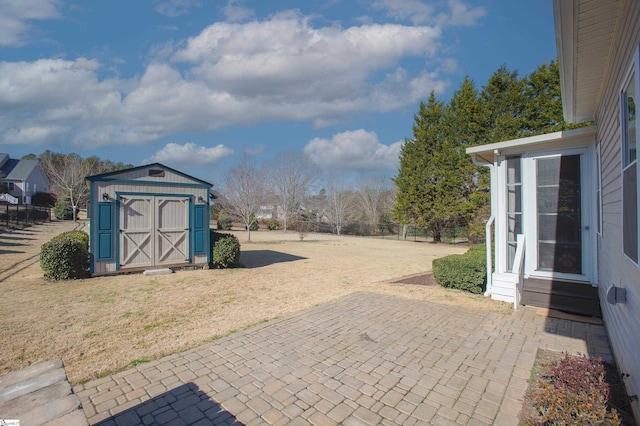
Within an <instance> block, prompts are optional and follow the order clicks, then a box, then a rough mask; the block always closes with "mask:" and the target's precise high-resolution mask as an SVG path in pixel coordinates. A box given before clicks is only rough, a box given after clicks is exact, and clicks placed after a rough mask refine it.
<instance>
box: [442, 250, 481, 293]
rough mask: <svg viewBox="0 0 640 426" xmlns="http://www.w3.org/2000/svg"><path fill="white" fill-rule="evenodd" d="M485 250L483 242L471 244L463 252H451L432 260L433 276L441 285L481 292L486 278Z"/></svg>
mask: <svg viewBox="0 0 640 426" xmlns="http://www.w3.org/2000/svg"><path fill="white" fill-rule="evenodd" d="M486 261H487V259H486V251H485V246H484V245H483V244H478V245H475V246H472V247H471V248H470V249H469V251H467V252H466V253H465V254H452V255H449V256H445V257H441V258H440V259H435V260H434V261H433V277H434V278H435V279H436V282H437V283H438V284H440V285H441V286H443V287H447V288H457V289H459V290H465V291H469V292H471V293H476V294H479V293H482V290H483V288H484V285H485V281H486V278H487V263H486Z"/></svg>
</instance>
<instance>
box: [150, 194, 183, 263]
mask: <svg viewBox="0 0 640 426" xmlns="http://www.w3.org/2000/svg"><path fill="white" fill-rule="evenodd" d="M155 207H156V209H155V213H156V214H155V216H156V218H155V219H156V234H155V261H156V265H167V264H174V263H184V262H189V260H190V259H189V198H177V197H156V205H155Z"/></svg>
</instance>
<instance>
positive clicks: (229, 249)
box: [211, 234, 240, 269]
mask: <svg viewBox="0 0 640 426" xmlns="http://www.w3.org/2000/svg"><path fill="white" fill-rule="evenodd" d="M239 259H240V241H238V238H236V236H235V235H229V234H222V236H220V237H219V238H218V239H217V240H216V241H215V243H213V249H212V250H211V264H212V266H213V267H214V268H220V269H222V268H228V267H230V266H233V265H235V264H236V263H238V260H239Z"/></svg>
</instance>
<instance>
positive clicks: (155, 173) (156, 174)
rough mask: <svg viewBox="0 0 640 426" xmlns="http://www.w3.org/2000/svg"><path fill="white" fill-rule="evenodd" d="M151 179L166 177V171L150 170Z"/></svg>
mask: <svg viewBox="0 0 640 426" xmlns="http://www.w3.org/2000/svg"><path fill="white" fill-rule="evenodd" d="M149 177H164V170H160V169H149Z"/></svg>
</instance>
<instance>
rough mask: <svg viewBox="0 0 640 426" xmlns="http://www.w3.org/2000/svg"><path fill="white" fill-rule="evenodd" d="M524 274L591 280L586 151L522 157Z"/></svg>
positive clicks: (589, 198)
mask: <svg viewBox="0 0 640 426" xmlns="http://www.w3.org/2000/svg"><path fill="white" fill-rule="evenodd" d="M523 160H524V164H523V166H524V167H525V169H527V170H526V174H527V177H528V179H526V180H525V181H524V182H523V185H525V186H526V190H525V193H526V194H528V196H527V197H526V198H525V200H523V201H524V203H525V209H524V212H525V224H524V226H525V227H526V232H525V233H526V234H527V235H534V236H535V238H530V239H528V241H527V261H526V265H525V274H527V275H530V276H539V277H553V278H559V279H568V280H577V281H586V282H590V281H591V278H592V274H593V261H592V250H591V248H592V244H591V243H590V242H591V237H592V234H591V232H592V231H591V226H590V217H591V215H590V208H591V207H590V206H591V196H590V190H589V182H590V180H589V179H588V176H590V174H589V170H590V166H589V157H588V152H587V151H585V150H573V151H567V152H563V153H556V154H551V155H537V156H533V157H529V158H525V159H523Z"/></svg>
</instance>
